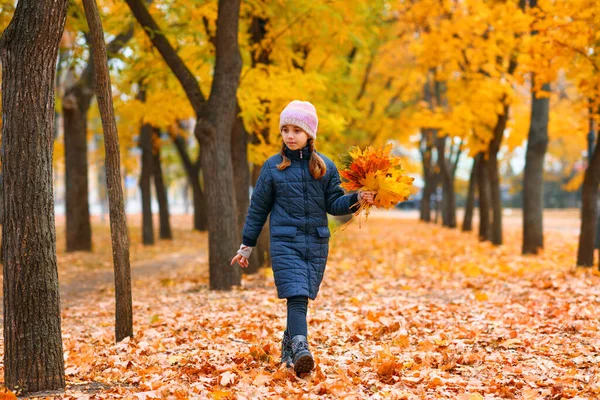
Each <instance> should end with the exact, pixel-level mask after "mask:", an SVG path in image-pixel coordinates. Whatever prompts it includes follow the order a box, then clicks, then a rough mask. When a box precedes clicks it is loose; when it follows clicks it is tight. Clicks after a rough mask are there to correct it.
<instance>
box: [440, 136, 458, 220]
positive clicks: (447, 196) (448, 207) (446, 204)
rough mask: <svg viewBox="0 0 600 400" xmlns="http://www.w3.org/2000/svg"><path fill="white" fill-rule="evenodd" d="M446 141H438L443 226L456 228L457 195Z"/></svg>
mask: <svg viewBox="0 0 600 400" xmlns="http://www.w3.org/2000/svg"><path fill="white" fill-rule="evenodd" d="M446 140H447V137H442V138H438V139H437V152H438V166H439V168H440V174H441V176H442V189H443V197H442V199H443V203H442V206H443V209H442V221H443V225H444V226H446V227H448V228H456V195H455V192H454V176H453V173H452V170H451V167H450V166H449V165H448V160H447V159H446Z"/></svg>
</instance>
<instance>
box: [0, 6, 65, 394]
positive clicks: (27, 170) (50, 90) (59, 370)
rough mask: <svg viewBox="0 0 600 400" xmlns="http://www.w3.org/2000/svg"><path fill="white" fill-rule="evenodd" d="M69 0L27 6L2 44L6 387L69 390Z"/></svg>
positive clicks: (21, 8) (18, 13) (17, 12)
mask: <svg viewBox="0 0 600 400" xmlns="http://www.w3.org/2000/svg"><path fill="white" fill-rule="evenodd" d="M67 6H68V1H67V0H59V1H39V0H33V1H32V0H20V1H19V2H18V4H17V8H16V10H15V12H14V15H13V18H12V20H11V22H10V24H9V26H8V27H7V29H6V30H5V31H4V33H3V35H2V38H1V39H0V55H1V57H2V110H3V121H2V170H3V183H4V190H3V193H2V195H3V196H2V198H3V204H4V217H3V224H2V225H3V238H2V242H3V243H2V245H3V256H4V382H5V385H6V386H7V387H9V388H11V389H16V388H18V389H19V390H22V391H24V392H36V391H41V390H52V389H63V388H64V387H65V376H64V366H63V348H62V341H61V321H60V300H59V288H58V272H57V264H56V232H55V222H54V198H53V188H52V182H53V181H52V151H53V147H52V143H53V140H54V129H55V128H54V100H55V98H54V79H55V73H56V61H57V55H58V47H59V43H60V39H61V36H62V34H63V30H64V25H65V20H66V15H67Z"/></svg>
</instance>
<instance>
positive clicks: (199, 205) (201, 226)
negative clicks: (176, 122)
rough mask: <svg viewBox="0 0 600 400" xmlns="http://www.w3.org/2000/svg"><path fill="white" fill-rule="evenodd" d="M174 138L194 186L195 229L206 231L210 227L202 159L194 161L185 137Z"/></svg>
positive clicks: (191, 184) (189, 180)
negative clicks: (201, 167) (203, 184)
mask: <svg viewBox="0 0 600 400" xmlns="http://www.w3.org/2000/svg"><path fill="white" fill-rule="evenodd" d="M172 139H173V144H175V148H176V149H177V153H178V154H179V158H180V159H181V163H182V164H183V167H184V170H185V173H186V175H187V178H188V182H189V184H190V186H191V187H192V196H193V200H194V229H195V230H198V231H205V230H207V229H208V215H207V213H206V198H205V197H204V191H203V190H202V186H201V185H200V162H199V161H200V160H198V161H196V162H195V163H192V160H191V159H190V156H189V154H188V152H187V148H186V144H185V139H184V138H183V137H181V136H174V137H172ZM199 152H202V149H200V151H199ZM198 157H200V154H198Z"/></svg>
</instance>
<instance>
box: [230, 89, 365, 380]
mask: <svg viewBox="0 0 600 400" xmlns="http://www.w3.org/2000/svg"><path fill="white" fill-rule="evenodd" d="M317 125H318V119H317V111H316V109H315V107H314V106H313V105H312V104H311V103H309V102H306V101H298V100H294V101H292V102H291V103H290V104H288V105H287V107H285V109H284V110H283V111H282V112H281V115H280V118H279V130H280V132H281V136H282V139H283V143H282V147H281V152H280V153H279V154H277V155H274V156H273V157H271V158H269V159H268V160H267V161H266V162H265V163H264V165H263V167H262V170H261V172H260V176H259V178H258V181H257V182H256V186H255V188H254V192H253V193H252V199H251V202H250V207H249V209H248V216H247V218H246V223H245V225H244V229H243V231H242V245H241V246H240V249H239V250H238V252H237V255H236V256H235V257H234V258H233V260H232V261H231V265H233V264H234V263H235V262H238V264H239V265H240V266H241V267H242V268H246V267H247V266H248V258H249V257H250V253H251V252H252V249H253V248H254V246H256V240H257V239H258V236H259V234H260V232H261V230H262V228H263V225H264V223H265V221H266V219H267V216H268V215H269V213H271V219H270V233H271V263H272V266H273V274H274V277H275V285H276V286H277V294H278V296H279V298H280V299H284V298H285V299H287V329H286V330H285V331H284V333H283V341H282V345H281V363H285V364H286V366H288V367H290V366H291V364H293V365H294V371H295V372H296V374H297V375H300V374H302V373H306V372H310V371H312V369H313V367H314V360H313V357H312V354H311V353H310V350H309V348H308V342H307V335H308V328H307V323H306V311H307V307H308V299H311V300H314V299H315V298H316V297H317V293H318V292H319V286H320V285H321V281H322V279H323V273H324V272H325V264H326V262H327V255H328V252H329V236H330V232H329V228H328V226H327V213H329V214H332V215H345V214H351V213H353V212H354V210H353V206H354V205H355V204H356V203H357V202H358V200H359V199H361V198H362V199H364V200H365V201H367V202H368V203H369V204H372V203H373V196H374V193H373V192H366V191H365V192H359V193H355V194H349V195H344V191H343V190H342V188H340V183H341V182H340V176H339V173H338V170H337V168H336V166H335V164H334V163H333V162H332V161H331V160H330V159H328V158H327V157H325V156H323V155H321V154H318V153H317V152H316V150H315V140H316V139H317Z"/></svg>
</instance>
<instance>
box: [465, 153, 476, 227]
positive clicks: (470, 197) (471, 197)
mask: <svg viewBox="0 0 600 400" xmlns="http://www.w3.org/2000/svg"><path fill="white" fill-rule="evenodd" d="M478 168H479V162H478V159H477V158H473V167H471V178H470V179H469V190H468V191H467V204H466V205H465V215H464V219H463V225H462V231H463V232H471V231H472V230H473V210H474V209H475V189H476V187H477V169H478Z"/></svg>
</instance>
